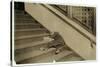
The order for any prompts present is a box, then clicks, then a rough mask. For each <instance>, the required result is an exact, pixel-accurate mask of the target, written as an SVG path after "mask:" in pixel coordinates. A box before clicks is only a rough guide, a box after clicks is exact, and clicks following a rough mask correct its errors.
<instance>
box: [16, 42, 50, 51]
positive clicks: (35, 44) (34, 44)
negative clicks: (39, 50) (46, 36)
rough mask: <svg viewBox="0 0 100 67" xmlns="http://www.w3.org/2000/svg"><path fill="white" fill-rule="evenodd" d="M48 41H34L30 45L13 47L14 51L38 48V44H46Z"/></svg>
mask: <svg viewBox="0 0 100 67" xmlns="http://www.w3.org/2000/svg"><path fill="white" fill-rule="evenodd" d="M48 42H50V41H47V40H43V41H36V42H31V43H28V44H21V45H17V44H16V45H15V50H18V49H23V48H28V47H33V46H38V45H40V44H46V43H48Z"/></svg>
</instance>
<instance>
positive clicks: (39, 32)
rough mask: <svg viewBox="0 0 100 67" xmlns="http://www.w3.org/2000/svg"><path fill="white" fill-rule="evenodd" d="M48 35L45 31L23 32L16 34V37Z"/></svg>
mask: <svg viewBox="0 0 100 67" xmlns="http://www.w3.org/2000/svg"><path fill="white" fill-rule="evenodd" d="M42 33H46V31H45V30H43V31H42V30H39V31H22V32H16V33H15V37H17V36H27V35H34V34H42Z"/></svg>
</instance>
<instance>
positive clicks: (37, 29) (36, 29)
mask: <svg viewBox="0 0 100 67" xmlns="http://www.w3.org/2000/svg"><path fill="white" fill-rule="evenodd" d="M22 31H27V32H28V31H46V29H45V28H35V29H16V30H15V32H22Z"/></svg>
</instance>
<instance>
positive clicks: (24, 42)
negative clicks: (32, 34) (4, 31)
mask: <svg viewBox="0 0 100 67" xmlns="http://www.w3.org/2000/svg"><path fill="white" fill-rule="evenodd" d="M42 40H43V38H42V37H36V38H28V39H22V40H16V41H15V45H22V44H28V43H31V42H36V41H42Z"/></svg>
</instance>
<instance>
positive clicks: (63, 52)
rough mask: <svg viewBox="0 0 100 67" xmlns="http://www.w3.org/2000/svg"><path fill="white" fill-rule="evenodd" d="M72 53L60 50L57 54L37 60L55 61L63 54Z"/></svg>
mask: <svg viewBox="0 0 100 67" xmlns="http://www.w3.org/2000/svg"><path fill="white" fill-rule="evenodd" d="M72 53H73V52H72V51H68V50H64V51H62V52H60V53H59V54H55V55H52V56H50V57H44V58H41V59H40V60H39V61H37V62H53V61H54V60H55V61H56V60H59V59H61V58H63V57H64V56H67V55H70V54H72Z"/></svg>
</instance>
